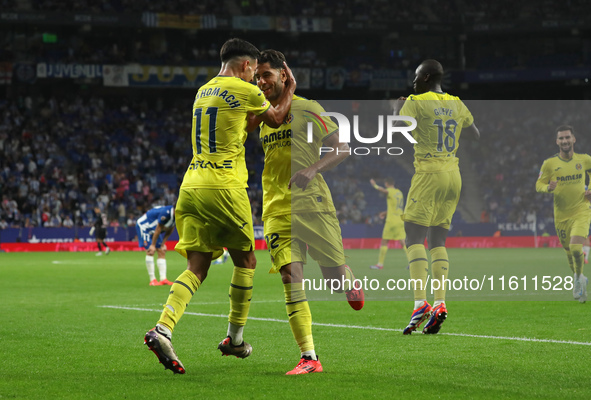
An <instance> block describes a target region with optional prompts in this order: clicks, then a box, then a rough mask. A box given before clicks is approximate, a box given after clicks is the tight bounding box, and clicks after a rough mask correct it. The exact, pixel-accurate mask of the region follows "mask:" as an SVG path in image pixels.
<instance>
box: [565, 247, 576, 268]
mask: <svg viewBox="0 0 591 400" xmlns="http://www.w3.org/2000/svg"><path fill="white" fill-rule="evenodd" d="M564 251H565V252H566V259H567V261H568V266H569V268H570V270H571V271H572V273H573V274H574V273H575V262H574V260H573V255H572V253H571V251H570V249H569V250H566V249H565V250H564Z"/></svg>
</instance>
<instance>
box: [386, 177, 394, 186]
mask: <svg viewBox="0 0 591 400" xmlns="http://www.w3.org/2000/svg"><path fill="white" fill-rule="evenodd" d="M384 182H386V183H387V184H388V185H392V186H394V178H392V177H387V178H386V179H384Z"/></svg>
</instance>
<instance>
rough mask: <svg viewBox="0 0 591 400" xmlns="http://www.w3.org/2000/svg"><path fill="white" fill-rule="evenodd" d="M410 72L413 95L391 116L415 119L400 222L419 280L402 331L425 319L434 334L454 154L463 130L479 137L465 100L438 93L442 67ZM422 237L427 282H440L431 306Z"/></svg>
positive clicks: (452, 202)
mask: <svg viewBox="0 0 591 400" xmlns="http://www.w3.org/2000/svg"><path fill="white" fill-rule="evenodd" d="M415 74H416V76H415V79H414V81H413V84H414V85H413V86H414V90H415V92H416V93H417V95H411V96H409V97H408V99H406V98H404V97H401V98H400V99H398V100H397V101H396V104H395V108H394V113H395V114H398V113H399V114H400V115H404V116H408V117H413V118H414V119H415V120H416V122H417V127H416V128H415V130H414V131H413V133H412V134H413V137H414V139H415V140H416V141H417V143H416V144H415V145H414V150H415V161H414V166H415V174H414V175H413V178H412V181H411V186H410V190H409V192H408V197H407V201H406V208H405V209H404V214H403V220H404V230H405V231H406V246H407V257H408V261H409V269H410V277H411V279H414V280H415V282H417V281H420V282H422V284H421V285H416V286H415V287H414V299H415V309H414V311H413V313H412V316H411V319H410V323H409V324H408V326H407V327H406V328H405V329H404V331H403V333H404V334H405V335H408V334H411V333H412V332H413V331H415V330H416V329H417V328H418V327H419V326H420V324H421V323H422V322H423V321H424V320H426V319H427V318H429V317H430V318H429V320H428V321H427V324H426V325H425V327H424V329H423V333H437V332H439V329H440V328H441V324H442V323H443V322H444V321H445V319H446V318H447V308H446V306H445V284H444V279H445V278H447V277H448V276H449V275H448V274H449V259H448V256H447V250H446V248H445V241H446V239H447V234H448V232H449V227H450V224H451V219H452V217H453V214H454V212H455V210H456V207H457V205H458V200H459V199H460V190H461V188H462V178H461V176H460V168H459V166H458V163H459V162H458V158H457V157H456V152H457V150H458V146H459V139H460V133H461V132H462V129H464V130H465V132H466V133H467V134H469V135H470V136H472V137H474V138H479V137H480V132H479V131H478V128H476V126H475V125H474V118H473V117H472V114H471V113H470V111H469V110H468V108H467V107H466V106H465V104H464V103H463V102H462V101H461V100H460V99H459V98H458V97H456V96H452V95H450V94H448V93H444V92H442V90H441V79H442V78H443V67H442V66H441V64H440V63H439V62H438V61H436V60H425V61H423V62H422V63H421V65H419V67H418V68H417V70H416V71H415ZM403 123H404V122H403ZM408 125H410V122H409V123H408ZM426 237H427V240H428V244H429V251H430V253H431V260H432V261H431V272H432V275H433V279H432V282H433V281H434V280H435V281H437V282H438V283H439V285H438V286H437V285H436V286H435V287H434V289H435V290H434V292H435V300H434V301H435V302H434V304H433V307H431V305H430V304H429V303H428V302H427V294H426V284H427V275H428V273H429V262H428V260H427V252H426V251H425V245H424V243H425V238H426Z"/></svg>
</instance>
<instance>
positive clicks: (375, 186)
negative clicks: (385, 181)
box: [369, 178, 388, 193]
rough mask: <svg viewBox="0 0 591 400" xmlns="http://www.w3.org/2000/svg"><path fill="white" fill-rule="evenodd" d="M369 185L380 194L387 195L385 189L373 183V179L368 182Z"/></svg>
mask: <svg viewBox="0 0 591 400" xmlns="http://www.w3.org/2000/svg"><path fill="white" fill-rule="evenodd" d="M369 183H371V186H373V188H374V189H375V190H378V191H380V192H382V193H388V189H386V188H383V187H381V186H380V185H378V184H377V183H376V181H375V180H374V179H373V178H372V179H370V180H369Z"/></svg>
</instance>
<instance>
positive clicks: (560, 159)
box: [536, 125, 591, 303]
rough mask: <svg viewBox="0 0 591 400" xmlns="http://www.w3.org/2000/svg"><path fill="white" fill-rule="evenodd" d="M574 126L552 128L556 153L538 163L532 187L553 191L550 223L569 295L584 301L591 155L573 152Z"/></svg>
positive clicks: (589, 214)
mask: <svg viewBox="0 0 591 400" xmlns="http://www.w3.org/2000/svg"><path fill="white" fill-rule="evenodd" d="M575 142H576V139H575V130H574V128H573V127H572V126H570V125H561V126H559V127H558V128H557V129H556V144H557V145H558V148H559V149H560V152H559V153H558V154H555V155H554V156H552V157H550V158H548V159H546V160H545V161H544V163H543V164H542V169H541V170H540V175H539V177H538V180H537V182H536V190H537V191H538V192H542V193H552V194H553V195H554V225H555V226H556V234H557V235H558V238H559V240H560V244H561V245H562V248H563V249H564V251H566V259H567V261H568V265H569V267H570V269H571V271H572V272H573V274H574V286H573V297H574V298H575V300H579V302H580V303H584V302H585V301H587V283H588V282H589V279H587V277H585V276H584V275H583V265H584V261H583V258H584V256H583V246H584V245H585V244H586V243H587V236H588V234H589V223H591V210H590V209H589V202H588V200H587V199H586V198H585V197H586V196H589V195H590V194H589V191H585V173H588V172H589V171H590V170H591V156H589V155H588V154H578V153H575V150H574V146H575Z"/></svg>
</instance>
